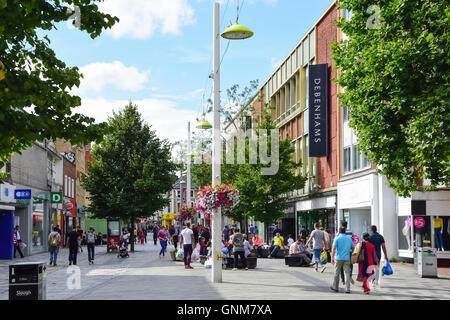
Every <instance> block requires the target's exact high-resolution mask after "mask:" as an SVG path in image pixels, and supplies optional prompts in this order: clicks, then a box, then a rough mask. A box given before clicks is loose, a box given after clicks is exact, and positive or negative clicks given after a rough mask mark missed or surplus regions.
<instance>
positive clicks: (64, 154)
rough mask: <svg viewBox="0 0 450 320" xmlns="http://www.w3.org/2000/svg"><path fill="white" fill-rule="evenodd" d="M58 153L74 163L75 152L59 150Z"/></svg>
mask: <svg viewBox="0 0 450 320" xmlns="http://www.w3.org/2000/svg"><path fill="white" fill-rule="evenodd" d="M60 154H61V155H62V156H63V157H64V158H66V159H67V160H68V161H69V162H71V163H74V162H75V153H73V152H60Z"/></svg>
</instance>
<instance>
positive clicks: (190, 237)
mask: <svg viewBox="0 0 450 320" xmlns="http://www.w3.org/2000/svg"><path fill="white" fill-rule="evenodd" d="M180 237H181V239H180V248H181V246H183V251H184V268H185V269H194V268H193V267H191V258H192V250H193V248H195V247H196V245H197V244H196V243H195V237H194V232H193V231H192V230H191V224H190V223H189V222H187V223H186V228H184V229H183V231H181V235H180Z"/></svg>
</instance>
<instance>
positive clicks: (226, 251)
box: [222, 247, 230, 254]
mask: <svg viewBox="0 0 450 320" xmlns="http://www.w3.org/2000/svg"><path fill="white" fill-rule="evenodd" d="M228 252H230V251H229V250H228V247H223V248H222V253H223V254H228Z"/></svg>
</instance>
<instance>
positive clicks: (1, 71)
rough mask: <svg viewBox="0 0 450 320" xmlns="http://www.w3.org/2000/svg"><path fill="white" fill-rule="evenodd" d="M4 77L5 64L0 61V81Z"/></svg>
mask: <svg viewBox="0 0 450 320" xmlns="http://www.w3.org/2000/svg"><path fill="white" fill-rule="evenodd" d="M3 79H5V65H4V64H3V62H1V61H0V81H2V80H3Z"/></svg>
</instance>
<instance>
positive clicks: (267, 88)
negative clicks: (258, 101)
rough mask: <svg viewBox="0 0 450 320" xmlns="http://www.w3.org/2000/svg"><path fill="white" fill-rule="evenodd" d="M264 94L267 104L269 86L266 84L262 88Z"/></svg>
mask: <svg viewBox="0 0 450 320" xmlns="http://www.w3.org/2000/svg"><path fill="white" fill-rule="evenodd" d="M264 94H265V98H266V100H265V103H269V85H268V84H266V86H265V87H264Z"/></svg>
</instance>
